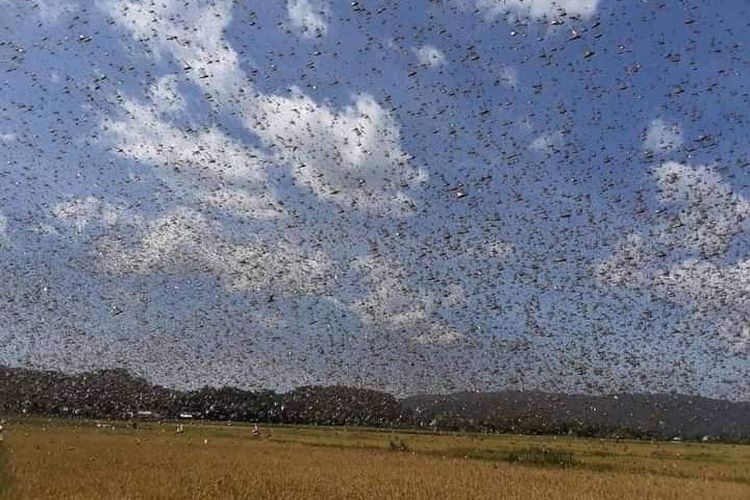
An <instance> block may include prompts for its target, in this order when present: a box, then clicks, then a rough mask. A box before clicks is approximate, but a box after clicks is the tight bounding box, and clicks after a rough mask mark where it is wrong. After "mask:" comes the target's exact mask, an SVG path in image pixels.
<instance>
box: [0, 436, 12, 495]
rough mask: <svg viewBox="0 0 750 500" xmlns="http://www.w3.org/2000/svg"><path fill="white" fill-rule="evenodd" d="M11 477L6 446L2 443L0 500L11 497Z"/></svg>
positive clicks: (0, 445)
mask: <svg viewBox="0 0 750 500" xmlns="http://www.w3.org/2000/svg"><path fill="white" fill-rule="evenodd" d="M10 486H11V477H10V464H9V461H8V455H7V451H6V449H5V446H3V444H2V443H0V498H7V497H8V496H9V495H10Z"/></svg>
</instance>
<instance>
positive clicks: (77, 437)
mask: <svg viewBox="0 0 750 500" xmlns="http://www.w3.org/2000/svg"><path fill="white" fill-rule="evenodd" d="M6 428H7V429H8V430H7V431H6V433H5V434H6V435H5V438H6V439H5V442H4V443H2V444H0V497H3V496H5V497H7V498H12V499H14V498H19V499H27V498H29V499H36V498H40V499H44V498H56V499H60V498H70V499H72V498H76V499H89V498H91V499H126V498H127V499H131V498H132V499H146V498H149V499H150V498H154V499H156V498H219V499H232V498H248V499H255V498H362V499H365V498H367V499H370V498H404V499H407V498H408V499H421V498H424V499H428V498H430V499H431V498H472V499H473V498H577V499H580V498H591V499H600V498H639V499H640V498H675V499H677V498H679V499H688V498H701V499H704V498H721V499H730V498H750V446H741V445H723V444H704V443H672V442H667V443H647V442H636V441H611V440H585V439H579V438H567V437H565V438H554V437H531V436H508V435H479V434H470V435H455V434H452V435H438V434H431V433H417V432H413V433H410V432H391V431H379V430H363V429H344V428H311V427H301V428H299V427H281V426H279V427H263V428H262V429H261V431H262V435H261V437H259V438H254V437H253V436H252V434H251V432H250V428H249V427H248V426H246V425H238V424H235V425H233V426H227V425H225V424H197V423H190V424H186V425H185V432H184V433H182V434H177V433H176V432H175V429H176V424H174V423H169V424H167V423H165V424H158V423H144V422H139V424H138V427H137V428H136V429H133V428H131V427H129V426H128V425H127V423H125V422H112V423H107V424H106V425H102V424H100V426H97V425H96V423H95V422H91V421H78V422H73V421H64V420H32V419H19V420H11V421H9V422H8V423H7V425H6Z"/></svg>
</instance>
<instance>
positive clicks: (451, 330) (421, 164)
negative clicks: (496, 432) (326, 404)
mask: <svg viewBox="0 0 750 500" xmlns="http://www.w3.org/2000/svg"><path fill="white" fill-rule="evenodd" d="M0 9H1V10H2V17H0V346H2V348H1V349H0V363H4V364H9V365H13V366H30V367H36V368H54V369H63V370H67V371H79V370H88V369H95V368H102V367H126V368H129V369H131V370H132V371H134V372H135V373H138V374H140V375H143V376H146V377H147V378H149V379H150V380H152V381H154V382H157V383H161V384H166V385H170V386H177V387H198V386H202V385H204V384H211V385H226V384H228V385H236V386H240V387H245V388H260V387H265V388H272V389H277V390H286V389H289V388H292V387H295V386H299V385H307V384H327V385H328V384H334V383H343V384H351V385H358V386H367V387H374V388H379V389H384V390H388V391H391V392H394V393H397V394H399V395H401V394H411V393H416V392H428V391H440V392H443V391H457V390H499V389H524V390H527V389H534V388H536V389H542V390H546V391H565V392H583V393H611V392H622V391H627V392H671V391H676V392H681V393H688V394H701V395H705V396H712V397H722V398H730V399H740V400H748V399H750V385H749V384H748V383H747V380H748V377H750V360H749V358H748V356H749V355H750V231H749V230H750V142H748V139H747V130H748V128H747V120H748V116H747V115H748V112H750V107H749V104H750V98H749V95H748V92H749V87H750V47H749V46H750V39H749V38H748V36H747V33H748V30H749V29H750V5H748V4H747V2H744V1H742V0H736V1H731V0H726V1H722V2H709V1H707V0H706V1H674V2H672V1H669V2H666V1H665V2H658V1H648V0H643V1H638V2H629V1H628V2H626V1H614V0H598V1H597V0H557V1H552V0H526V1H522V0H506V1H501V0H464V1H460V0H444V1H437V0H433V1H419V0H415V1H408V2H406V1H404V2H374V1H361V2H350V1H346V2H334V1H323V0H290V1H287V2H284V1H278V2H268V1H239V0H237V1H234V2H232V1H228V0H214V1H211V2H207V1H206V2H204V1H186V2H178V1H174V0H161V1H156V2H150V1H146V2H140V1H123V0H97V1H88V0H87V1H80V2H79V1H76V0H0Z"/></svg>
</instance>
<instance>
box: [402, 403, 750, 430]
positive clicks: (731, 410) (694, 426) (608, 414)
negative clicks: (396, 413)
mask: <svg viewBox="0 0 750 500" xmlns="http://www.w3.org/2000/svg"><path fill="white" fill-rule="evenodd" d="M401 403H402V406H403V407H404V408H405V409H407V410H410V411H412V412H413V413H414V414H415V416H417V418H418V419H419V420H420V421H430V422H431V423H432V424H433V425H435V426H438V427H443V428H445V427H476V428H486V429H490V430H499V431H505V432H523V433H556V434H558V433H574V434H579V435H580V434H583V435H587V434H588V435H602V434H605V435H606V434H619V435H622V436H627V437H659V438H671V437H681V438H686V439H701V438H702V437H703V436H710V437H713V438H718V437H721V438H722V439H726V440H739V439H743V438H744V439H747V437H748V436H750V402H731V401H723V400H717V399H708V398H703V397H696V396H684V395H672V394H613V395H608V396H588V395H571V394H548V393H543V392H537V391H529V392H517V391H506V392H494V393H466V392H464V393H456V394H450V395H420V396H412V397H408V398H406V399H404V400H402V401H401Z"/></svg>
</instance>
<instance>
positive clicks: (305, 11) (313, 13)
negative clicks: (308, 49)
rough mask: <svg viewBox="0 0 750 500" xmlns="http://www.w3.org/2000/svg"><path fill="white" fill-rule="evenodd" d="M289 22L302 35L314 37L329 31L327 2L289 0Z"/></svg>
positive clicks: (287, 5) (287, 6)
mask: <svg viewBox="0 0 750 500" xmlns="http://www.w3.org/2000/svg"><path fill="white" fill-rule="evenodd" d="M286 8H287V14H288V15H289V22H290V23H291V25H292V26H293V27H294V29H295V30H296V31H297V32H298V33H299V34H300V35H302V36H304V37H308V38H313V37H316V36H322V35H325V34H326V31H328V23H327V22H326V16H327V12H328V5H327V2H322V1H317V0H287V4H286Z"/></svg>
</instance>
